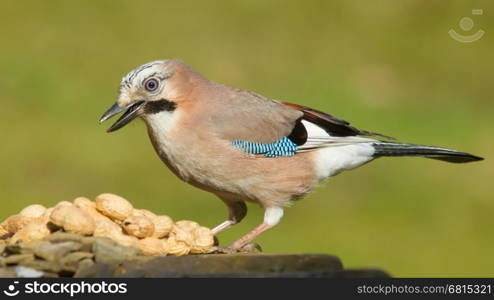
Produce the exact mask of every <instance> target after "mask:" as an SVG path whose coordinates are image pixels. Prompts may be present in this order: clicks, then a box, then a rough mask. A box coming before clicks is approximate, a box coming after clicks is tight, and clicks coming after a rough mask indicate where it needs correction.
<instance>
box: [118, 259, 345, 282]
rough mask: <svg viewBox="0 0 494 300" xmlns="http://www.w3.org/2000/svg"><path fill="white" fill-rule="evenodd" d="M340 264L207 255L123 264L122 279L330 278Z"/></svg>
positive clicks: (340, 266)
mask: <svg viewBox="0 0 494 300" xmlns="http://www.w3.org/2000/svg"><path fill="white" fill-rule="evenodd" d="M341 270H343V266H342V264H341V262H340V260H339V259H338V258H337V257H335V256H331V255H324V254H282V255H275V254H210V255H189V256H181V257H171V256H170V257H156V258H153V259H146V260H140V259H134V260H131V261H125V262H124V263H123V264H122V266H121V267H120V268H119V269H118V274H116V276H122V277H333V276H334V275H335V274H336V273H337V272H338V271H341Z"/></svg>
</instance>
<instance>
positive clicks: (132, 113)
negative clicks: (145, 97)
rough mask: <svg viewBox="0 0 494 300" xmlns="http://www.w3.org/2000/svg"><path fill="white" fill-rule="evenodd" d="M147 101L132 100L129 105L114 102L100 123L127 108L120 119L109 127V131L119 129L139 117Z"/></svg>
mask: <svg viewBox="0 0 494 300" xmlns="http://www.w3.org/2000/svg"><path fill="white" fill-rule="evenodd" d="M144 103H145V101H137V102H132V103H130V104H129V105H127V106H124V107H120V106H118V104H117V103H115V104H113V105H112V106H111V107H110V108H109V109H108V110H107V111H106V112H105V113H104V114H103V115H102V116H101V118H100V119H99V122H100V123H103V122H104V121H106V120H108V119H109V118H111V117H113V116H115V115H117V114H119V113H120V112H121V111H123V110H126V109H127V110H126V111H125V113H124V114H123V115H121V116H120V118H118V120H117V121H116V122H115V123H113V125H112V126H111V127H110V128H108V130H107V132H112V131H115V130H118V129H120V128H122V127H124V126H125V125H127V124H129V123H130V122H131V121H132V120H134V119H135V118H137V117H139V116H140V115H141V114H142V110H141V107H142V106H143V105H144Z"/></svg>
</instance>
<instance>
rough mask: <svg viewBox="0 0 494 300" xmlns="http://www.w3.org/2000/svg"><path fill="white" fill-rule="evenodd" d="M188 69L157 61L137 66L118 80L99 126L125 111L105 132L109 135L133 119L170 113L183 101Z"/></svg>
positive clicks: (186, 88) (174, 62)
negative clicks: (116, 92)
mask: <svg viewBox="0 0 494 300" xmlns="http://www.w3.org/2000/svg"><path fill="white" fill-rule="evenodd" d="M188 74H191V71H190V68H189V67H188V66H187V65H185V64H184V63H182V62H180V61H175V60H158V61H153V62H150V63H147V64H144V65H142V66H139V67H137V68H135V69H134V70H132V71H131V72H129V73H128V74H127V75H125V77H123V78H122V81H121V83H120V95H119V97H118V100H117V102H115V103H114V104H113V105H112V106H111V107H110V108H109V109H108V110H107V111H106V112H105V113H104V114H103V116H101V118H100V123H102V122H104V121H106V120H108V119H109V118H111V117H113V116H115V115H117V114H118V113H120V112H122V111H125V113H124V114H122V116H120V118H119V119H118V120H117V121H116V122H115V123H113V125H112V126H111V127H110V128H109V129H108V130H107V131H108V132H112V131H115V130H118V129H120V128H122V127H124V126H125V125H127V124H129V123H130V122H131V121H132V120H134V119H136V118H137V117H143V116H146V115H147V114H156V113H159V112H162V111H169V112H173V111H174V110H175V109H176V108H177V105H179V103H180V102H181V101H183V99H185V98H186V94H187V93H188V91H189V89H190V87H189V86H188V83H189V81H190V80H189V78H187V77H189V76H188Z"/></svg>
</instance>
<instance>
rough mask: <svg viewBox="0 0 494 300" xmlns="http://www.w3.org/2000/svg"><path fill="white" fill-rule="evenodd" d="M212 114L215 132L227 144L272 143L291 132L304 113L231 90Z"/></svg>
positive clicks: (258, 96)
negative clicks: (232, 142) (227, 141)
mask: <svg viewBox="0 0 494 300" xmlns="http://www.w3.org/2000/svg"><path fill="white" fill-rule="evenodd" d="M221 98H222V99H221V102H219V105H221V110H216V111H215V112H213V114H212V116H211V118H210V122H211V124H212V125H213V130H214V132H215V133H216V134H217V135H218V136H219V137H221V138H222V139H226V140H229V141H247V142H252V143H263V144H269V143H274V142H276V141H278V140H280V139H282V138H284V137H287V136H288V135H290V133H291V132H292V130H293V128H294V127H295V125H296V122H297V120H299V119H300V118H302V116H303V114H304V113H303V112H301V111H299V110H296V109H292V108H291V107H288V106H286V105H283V104H282V103H281V102H278V101H275V100H271V99H268V98H265V97H263V96H261V95H258V94H256V93H253V92H249V91H245V90H241V89H234V88H231V89H229V90H227V92H226V93H224V94H223V95H222V97H221Z"/></svg>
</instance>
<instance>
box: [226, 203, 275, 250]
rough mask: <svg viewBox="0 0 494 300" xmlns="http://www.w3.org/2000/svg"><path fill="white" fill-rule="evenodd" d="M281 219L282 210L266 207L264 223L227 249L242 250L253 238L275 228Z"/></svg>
mask: <svg viewBox="0 0 494 300" xmlns="http://www.w3.org/2000/svg"><path fill="white" fill-rule="evenodd" d="M282 217H283V208H281V207H277V206H272V207H267V208H266V209H265V211H264V222H262V224H261V225H259V226H257V227H256V228H254V230H252V231H251V232H249V233H247V234H246V235H244V236H243V237H241V238H239V239H238V240H236V241H235V242H233V244H231V245H230V246H229V247H228V248H229V249H231V250H240V249H242V248H243V247H244V246H245V245H246V244H247V243H248V242H250V241H252V240H253V239H254V238H255V237H257V236H258V235H260V234H261V233H263V232H264V231H266V230H268V229H270V228H272V227H274V226H276V224H278V223H279V222H280V220H281V218H282Z"/></svg>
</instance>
